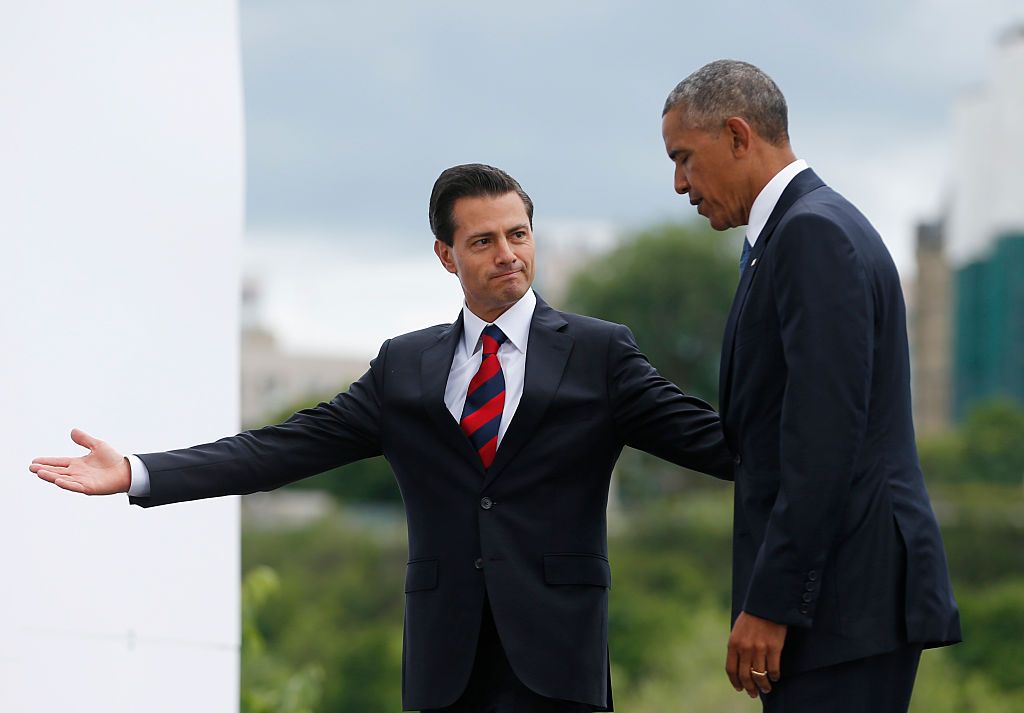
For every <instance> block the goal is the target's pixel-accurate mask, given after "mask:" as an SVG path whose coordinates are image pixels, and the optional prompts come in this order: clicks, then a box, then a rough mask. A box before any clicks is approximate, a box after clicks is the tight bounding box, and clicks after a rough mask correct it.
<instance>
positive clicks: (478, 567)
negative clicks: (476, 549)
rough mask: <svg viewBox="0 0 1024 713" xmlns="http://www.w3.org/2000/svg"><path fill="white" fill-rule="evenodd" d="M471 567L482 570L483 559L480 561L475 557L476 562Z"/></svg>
mask: <svg viewBox="0 0 1024 713" xmlns="http://www.w3.org/2000/svg"><path fill="white" fill-rule="evenodd" d="M473 566H474V567H476V568H477V569H483V568H484V561H483V559H481V558H480V557H477V558H476V561H475V562H473Z"/></svg>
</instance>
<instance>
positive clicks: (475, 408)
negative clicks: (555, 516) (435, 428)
mask: <svg viewBox="0 0 1024 713" xmlns="http://www.w3.org/2000/svg"><path fill="white" fill-rule="evenodd" d="M480 339H481V341H483V345H484V358H483V361H482V362H480V369H479V370H478V371H477V372H476V376H474V377H473V380H472V381H470V382H469V390H468V391H467V392H466V406H465V407H464V408H463V409H462V420H461V421H459V425H461V426H462V432H463V433H465V434H466V436H468V437H469V440H470V441H471V442H472V443H473V447H474V448H476V452H477V453H479V454H480V460H481V461H482V462H483V464H484V468H490V467H491V463H493V462H494V454H495V452H496V451H497V450H498V426H500V425H501V412H502V411H503V410H504V408H505V375H504V374H502V373H501V363H500V362H499V361H498V347H500V346H501V345H502V344H503V343H504V342H505V340H506V339H508V337H506V336H505V334H504V333H503V332H502V331H501V330H500V329H499V328H498V327H496V326H495V325H493V324H488V325H487V326H486V327H484V332H483V334H482V335H481V336H480Z"/></svg>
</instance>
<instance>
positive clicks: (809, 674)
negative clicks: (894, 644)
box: [761, 646, 921, 713]
mask: <svg viewBox="0 0 1024 713" xmlns="http://www.w3.org/2000/svg"><path fill="white" fill-rule="evenodd" d="M920 660H921V649H920V647H918V646H906V647H904V648H902V649H897V650H896V651H891V652H889V653H886V654H879V655H878V656H869V657H868V658H863V659H857V660H855V661H847V662H845V663H841V664H836V665H834V666H827V667H825V668H819V669H815V670H813V671H804V672H803V673H798V674H794V675H793V676H788V677H787V676H786V675H785V671H783V678H782V680H781V681H779V682H778V683H773V684H772V692H771V693H769V694H768V695H767V696H761V700H762V702H763V703H764V713H825V712H827V713H906V711H907V708H909V707H910V694H911V692H912V691H913V689H914V677H915V676H916V675H917V664H918V662H919V661H920Z"/></svg>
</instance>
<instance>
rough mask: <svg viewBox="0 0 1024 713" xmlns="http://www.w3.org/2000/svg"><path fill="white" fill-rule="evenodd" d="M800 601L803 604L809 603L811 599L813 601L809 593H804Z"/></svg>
mask: <svg viewBox="0 0 1024 713" xmlns="http://www.w3.org/2000/svg"><path fill="white" fill-rule="evenodd" d="M801 599H803V600H804V601H805V602H810V601H811V600H812V599H814V597H812V596H811V593H810V592H805V593H804V595H803V596H802V597H801Z"/></svg>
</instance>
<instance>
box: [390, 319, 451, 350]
mask: <svg viewBox="0 0 1024 713" xmlns="http://www.w3.org/2000/svg"><path fill="white" fill-rule="evenodd" d="M451 328H452V324H451V323H448V324H435V325H434V326H432V327H424V328H423V329H417V330H416V331H413V332H406V333H405V334H399V335H398V336H397V337H392V338H391V339H389V340H388V341H387V344H388V349H389V350H405V349H416V350H418V349H423V348H424V347H426V346H428V345H430V344H433V343H434V342H435V341H437V340H438V339H439V338H440V337H441V335H442V334H444V333H446V332H447V331H448V330H449V329H451Z"/></svg>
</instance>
